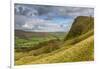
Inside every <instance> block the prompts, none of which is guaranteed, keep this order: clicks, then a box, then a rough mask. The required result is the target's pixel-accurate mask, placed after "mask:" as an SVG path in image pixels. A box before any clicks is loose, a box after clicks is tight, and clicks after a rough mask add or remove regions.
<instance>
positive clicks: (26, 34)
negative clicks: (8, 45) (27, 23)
mask: <svg viewBox="0 0 100 69" xmlns="http://www.w3.org/2000/svg"><path fill="white" fill-rule="evenodd" d="M15 36H17V37H19V38H31V37H33V36H35V37H45V36H47V33H45V32H28V31H22V30H15Z"/></svg>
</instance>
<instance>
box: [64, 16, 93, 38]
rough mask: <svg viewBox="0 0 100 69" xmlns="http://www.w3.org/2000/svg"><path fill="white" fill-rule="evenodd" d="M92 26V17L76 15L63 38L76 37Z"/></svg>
mask: <svg viewBox="0 0 100 69" xmlns="http://www.w3.org/2000/svg"><path fill="white" fill-rule="evenodd" d="M93 28H94V18H93V17H89V16H78V17H77V18H76V19H75V20H74V22H73V24H72V27H71V29H70V31H69V33H68V35H67V36H66V37H65V39H64V40H67V39H71V38H74V37H78V36H80V35H82V34H85V33H87V32H88V31H90V30H92V29H93Z"/></svg>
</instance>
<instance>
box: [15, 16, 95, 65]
mask: <svg viewBox="0 0 100 69" xmlns="http://www.w3.org/2000/svg"><path fill="white" fill-rule="evenodd" d="M93 22H94V19H93V17H86V16H79V17H77V18H76V19H75V21H74V23H73V25H72V27H71V29H70V31H69V33H68V35H67V34H66V37H65V41H63V40H58V39H55V40H50V41H46V42H41V43H40V44H38V45H37V46H35V48H31V50H30V51H26V50H25V52H24V51H23V50H24V49H21V50H20V51H19V52H18V51H15V65H22V64H41V63H44V64H45V63H60V62H78V61H93V60H94V23H93ZM50 34H53V33H50ZM55 38H56V37H55ZM57 38H58V37H57ZM63 38H64V36H63ZM26 42H27V41H26ZM26 42H25V43H26ZM28 48H29V47H28V46H27V49H28Z"/></svg>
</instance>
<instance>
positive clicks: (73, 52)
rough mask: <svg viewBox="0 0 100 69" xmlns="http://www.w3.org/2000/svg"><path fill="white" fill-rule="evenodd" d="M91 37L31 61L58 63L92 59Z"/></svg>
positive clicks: (92, 44)
mask: <svg viewBox="0 0 100 69" xmlns="http://www.w3.org/2000/svg"><path fill="white" fill-rule="evenodd" d="M93 39H94V38H93V36H90V37H89V38H87V39H85V40H83V41H81V42H79V43H77V44H75V45H74V46H72V47H70V48H68V49H65V50H62V51H59V52H58V53H55V54H53V55H51V56H48V57H45V58H42V59H40V60H36V61H34V62H31V63H32V64H33V63H35V64H36V63H58V62H75V61H90V60H93V59H94V58H93V56H94V55H93V46H94V42H93Z"/></svg>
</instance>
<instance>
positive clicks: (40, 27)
mask: <svg viewBox="0 0 100 69" xmlns="http://www.w3.org/2000/svg"><path fill="white" fill-rule="evenodd" d="M14 10H15V29H17V30H24V31H33V32H66V31H69V29H70V27H71V25H72V23H73V21H74V18H76V17H77V16H93V15H94V9H93V8H85V7H64V6H48V5H32V4H15V7H14Z"/></svg>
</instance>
